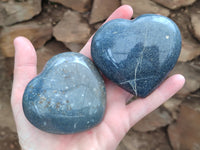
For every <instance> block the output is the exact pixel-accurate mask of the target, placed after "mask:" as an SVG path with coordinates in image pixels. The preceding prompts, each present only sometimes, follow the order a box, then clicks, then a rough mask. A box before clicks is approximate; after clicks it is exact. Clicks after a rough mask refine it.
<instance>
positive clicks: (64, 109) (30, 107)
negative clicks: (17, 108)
mask: <svg viewBox="0 0 200 150" xmlns="http://www.w3.org/2000/svg"><path fill="white" fill-rule="evenodd" d="M105 105H106V92H105V86H104V81H103V79H102V77H101V76H100V74H99V72H98V71H97V69H96V67H95V66H94V64H93V63H92V61H91V60H90V59H89V58H87V57H85V56H84V55H82V54H79V53H73V52H67V53H62V54H59V55H56V56H54V57H53V58H52V59H50V60H49V61H48V63H47V64H46V66H45V68H44V70H43V72H42V73H41V74H39V75H38V76H37V77H35V78H34V79H33V80H32V81H31V82H30V83H29V84H28V85H27V87H26V90H25V93H24V96H23V110H24V113H25V116H26V117H27V119H28V120H29V121H30V122H31V123H32V124H33V125H34V126H36V127H37V128H39V129H41V130H43V131H46V132H50V133H56V134H67V133H76V132H80V131H84V130H87V129H90V128H92V127H94V126H96V125H97V124H98V123H100V122H101V120H102V119H103V116H104V112H105Z"/></svg>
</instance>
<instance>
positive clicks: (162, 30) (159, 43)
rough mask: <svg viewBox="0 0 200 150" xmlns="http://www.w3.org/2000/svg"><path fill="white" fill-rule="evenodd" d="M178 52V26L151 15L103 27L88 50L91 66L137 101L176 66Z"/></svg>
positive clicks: (109, 23) (179, 37) (121, 20)
mask: <svg viewBox="0 0 200 150" xmlns="http://www.w3.org/2000/svg"><path fill="white" fill-rule="evenodd" d="M180 50H181V34H180V31H179V29H178V27H177V25H176V24H175V23H174V22H173V21H172V20H171V19H169V18H167V17H164V16H161V15H154V14H146V15H142V16H140V17H138V18H136V19H135V20H124V19H116V20H112V21H110V22H108V23H106V24H104V25H103V26H102V27H101V28H100V29H99V30H98V31H97V32H96V34H95V35H94V37H93V40H92V46H91V54H92V58H93V60H94V63H95V64H96V65H97V67H98V68H99V69H100V70H101V71H102V73H103V74H104V75H105V76H106V77H107V78H109V79H110V80H112V81H113V82H115V83H116V84H118V85H119V86H120V87H122V88H123V89H125V90H126V91H128V92H130V93H132V94H134V95H136V96H139V97H146V96H147V95H149V94H150V93H151V92H152V91H153V90H154V89H155V88H156V87H157V86H158V85H159V84H160V83H161V82H162V81H163V79H164V78H165V77H166V75H167V74H168V73H169V71H170V70H172V68H173V67H174V65H175V64H176V62H177V59H178V57H179V55H180Z"/></svg>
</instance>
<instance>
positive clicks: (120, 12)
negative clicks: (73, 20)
mask: <svg viewBox="0 0 200 150" xmlns="http://www.w3.org/2000/svg"><path fill="white" fill-rule="evenodd" d="M132 16H133V9H132V7H131V6H129V5H123V6H121V7H119V8H118V9H116V10H115V11H114V12H113V13H112V14H111V15H110V17H108V19H107V20H106V21H105V23H106V22H108V21H110V20H113V19H117V18H123V19H131V17H132ZM92 37H93V36H91V37H90V39H89V40H88V42H87V43H86V45H85V46H84V47H83V48H82V50H81V51H80V53H82V54H84V55H85V56H87V57H89V58H91V54H90V48H91V42H92Z"/></svg>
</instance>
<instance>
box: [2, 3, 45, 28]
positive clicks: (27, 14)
mask: <svg viewBox="0 0 200 150" xmlns="http://www.w3.org/2000/svg"><path fill="white" fill-rule="evenodd" d="M0 12H3V13H1V14H0V21H1V20H3V24H4V25H11V24H14V23H16V22H21V21H24V20H29V19H31V18H32V17H33V16H35V15H37V14H39V13H40V12H41V0H28V1H20V2H17V1H15V0H9V1H8V2H1V1H0ZM2 18H3V19H2ZM0 24H2V23H0Z"/></svg>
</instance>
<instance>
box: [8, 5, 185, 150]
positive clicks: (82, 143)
mask: <svg viewBox="0 0 200 150" xmlns="http://www.w3.org/2000/svg"><path fill="white" fill-rule="evenodd" d="M132 14H133V11H132V8H131V7H130V6H127V5H124V6H121V7H120V8H118V9H117V10H116V11H115V12H114V13H113V14H112V15H111V16H110V17H109V18H108V20H107V21H109V20H112V19H116V18H124V19H130V18H131V16H132ZM91 39H92V38H90V40H89V41H88V42H87V44H86V45H85V46H84V48H83V49H82V50H81V52H80V53H82V54H84V55H86V56H87V57H89V58H91V55H90V45H91ZM14 46H15V66H14V81H13V88H12V96H11V104H12V109H13V113H14V118H15V122H16V126H17V132H18V136H19V142H20V145H21V147H22V149H24V150H90V149H92V150H114V149H116V147H117V145H118V144H119V142H120V141H121V140H122V138H123V137H124V136H125V134H126V133H127V131H128V130H129V129H130V128H131V127H132V126H133V125H134V124H136V123H137V122H138V121H139V120H141V119H142V118H143V117H144V116H146V115H147V114H149V113H150V112H152V111H153V110H154V109H156V108H157V107H159V106H160V105H161V104H162V103H164V102H165V101H166V100H167V99H169V98H170V97H171V96H173V95H174V94H175V93H176V92H177V91H178V90H180V89H181V88H182V86H183V84H184V82H185V79H184V77H183V76H182V75H173V76H171V77H169V78H168V79H167V80H166V81H165V82H163V83H162V85H160V87H158V88H157V89H156V90H155V91H154V92H153V93H152V94H151V95H149V96H148V97H146V98H144V99H141V98H139V99H137V100H134V101H133V102H132V103H130V104H129V105H126V101H127V100H128V99H129V98H130V97H131V94H129V93H127V92H126V91H124V90H123V89H121V88H119V87H118V86H116V85H115V84H113V83H112V82H110V81H108V80H106V81H105V83H106V92H107V108H106V113H105V116H104V119H103V121H102V122H101V123H100V124H99V125H98V126H96V127H94V128H92V129H90V130H88V131H85V132H81V133H76V134H71V135H55V134H50V133H46V132H43V131H41V130H39V129H37V128H35V127H34V126H33V125H31V124H30V123H29V121H28V120H27V119H26V118H25V116H24V113H23V110H22V96H23V93H24V89H25V87H26V85H27V84H28V82H29V81H30V80H31V79H33V78H34V77H35V76H36V73H37V68H36V62H37V59H36V53H35V50H34V47H33V46H32V44H31V43H30V41H28V40H27V39H26V38H24V37H18V38H16V39H15V40H14Z"/></svg>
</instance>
